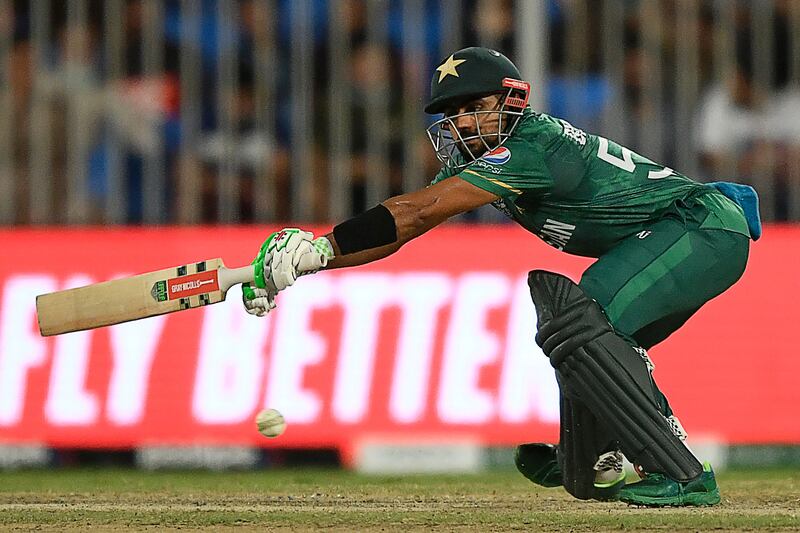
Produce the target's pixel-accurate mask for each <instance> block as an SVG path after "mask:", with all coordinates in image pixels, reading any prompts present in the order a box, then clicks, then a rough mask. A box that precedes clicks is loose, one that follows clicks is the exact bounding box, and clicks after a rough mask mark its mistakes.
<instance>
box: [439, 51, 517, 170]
mask: <svg viewBox="0 0 800 533" xmlns="http://www.w3.org/2000/svg"><path fill="white" fill-rule="evenodd" d="M520 78H521V75H520V73H519V70H517V67H515V66H514V63H512V62H511V61H509V59H508V58H507V57H506V56H504V55H503V54H501V53H500V52H496V51H495V50H490V49H488V48H478V47H471V48H464V49H463V50H459V51H458V52H456V53H455V54H453V55H451V56H450V57H448V58H447V59H446V60H445V61H444V62H443V63H442V64H441V65H439V66H438V67H437V68H436V72H435V73H434V75H433V79H432V80H431V101H430V102H429V103H428V105H427V106H425V112H426V113H431V114H436V113H444V112H445V110H446V109H447V107H448V106H449V105H450V104H455V105H454V108H456V109H455V111H454V112H448V113H445V114H444V116H443V117H442V118H440V119H439V120H436V121H435V122H433V123H432V124H431V125H429V126H428V129H427V133H428V138H429V139H430V141H431V144H432V145H433V149H434V151H435V152H436V157H437V158H439V161H441V162H442V164H444V165H445V166H447V167H449V168H451V169H454V170H458V169H460V168H464V167H466V166H468V165H470V164H472V163H473V162H475V161H477V160H479V159H482V158H483V157H484V156H486V155H488V154H490V153H492V151H493V150H496V149H498V148H499V147H500V146H502V145H503V143H505V142H506V141H507V140H508V139H509V138H510V137H511V135H512V134H513V133H514V130H515V129H516V127H517V124H518V123H519V122H520V120H521V119H522V117H523V116H524V112H525V108H526V107H527V106H528V97H529V96H530V90H531V86H530V84H529V83H528V82H526V81H523V80H521V79H520ZM491 94H499V95H500V97H499V99H498V100H497V101H496V103H495V104H494V106H495V107H493V108H491V109H474V110H458V108H459V107H461V106H463V105H464V104H465V103H467V102H469V101H470V100H473V99H479V98H483V97H487V96H488V95H491ZM456 111H457V112H456ZM465 119H466V121H465ZM459 123H460V124H461V125H462V126H461V127H459V126H458V124H459ZM470 124H471V125H472V126H471V127H470Z"/></svg>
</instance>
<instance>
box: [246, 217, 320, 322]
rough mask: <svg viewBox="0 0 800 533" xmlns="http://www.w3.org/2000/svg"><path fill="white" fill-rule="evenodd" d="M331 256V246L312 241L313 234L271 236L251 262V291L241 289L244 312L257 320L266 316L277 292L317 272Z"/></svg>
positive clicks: (284, 231) (291, 230)
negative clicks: (252, 272) (253, 275)
mask: <svg viewBox="0 0 800 533" xmlns="http://www.w3.org/2000/svg"><path fill="white" fill-rule="evenodd" d="M333 256H334V254H333V246H331V243H330V241H328V239H326V238H325V237H319V238H317V239H315V238H314V234H313V233H311V232H308V231H303V230H301V229H298V228H285V229H282V230H281V231H278V232H276V233H273V234H272V235H270V236H269V237H268V238H267V240H266V241H265V242H264V244H262V245H261V249H260V250H259V252H258V255H257V256H256V258H255V259H254V260H253V263H252V264H253V268H254V274H255V287H252V286H251V285H250V284H244V285H243V286H242V298H243V301H244V305H245V309H246V310H247V312H248V313H250V314H255V315H258V316H263V315H264V314H266V313H269V311H271V310H272V309H274V308H275V296H276V295H277V294H278V292H280V291H282V290H284V289H285V288H287V287H289V286H291V285H292V284H294V282H295V280H296V279H297V278H298V277H299V276H302V275H305V274H313V273H314V272H317V271H318V270H319V269H320V268H322V267H324V266H325V265H326V264H327V262H328V260H329V259H332V258H333ZM256 302H257V303H256Z"/></svg>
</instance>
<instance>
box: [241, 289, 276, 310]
mask: <svg viewBox="0 0 800 533" xmlns="http://www.w3.org/2000/svg"><path fill="white" fill-rule="evenodd" d="M276 294H277V293H275V292H272V291H270V290H267V289H259V288H258V287H253V286H252V285H251V284H249V283H243V284H242V303H243V304H244V309H245V311H247V312H248V313H250V314H251V315H255V316H258V317H261V316H266V315H267V314H269V312H270V311H272V310H273V309H275V296H276Z"/></svg>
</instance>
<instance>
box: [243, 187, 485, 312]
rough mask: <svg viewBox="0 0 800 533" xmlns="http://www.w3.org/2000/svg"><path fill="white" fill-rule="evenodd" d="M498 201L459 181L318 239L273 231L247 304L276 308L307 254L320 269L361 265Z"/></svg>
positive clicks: (401, 199) (388, 204)
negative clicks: (456, 217) (477, 208)
mask: <svg viewBox="0 0 800 533" xmlns="http://www.w3.org/2000/svg"><path fill="white" fill-rule="evenodd" d="M497 198H498V197H497V195H495V194H494V193H492V192H488V191H485V190H483V189H481V188H480V187H477V186H475V185H472V184H471V183H469V182H467V181H464V180H462V179H461V178H458V177H451V178H447V179H444V180H442V181H440V182H438V183H436V184H434V185H431V186H430V187H427V188H425V189H420V190H418V191H415V192H412V193H408V194H403V195H400V196H395V197H393V198H389V199H388V200H386V201H384V202H383V203H381V204H379V205H378V206H376V207H373V208H372V209H370V210H368V211H366V212H364V213H362V214H360V215H358V216H356V217H353V218H351V219H349V220H346V221H344V222H342V223H341V224H338V225H337V226H336V227H334V228H333V231H332V232H330V233H328V234H327V235H325V236H323V237H319V238H317V239H314V236H313V235H312V234H311V233H309V232H306V231H303V230H300V229H296V228H289V229H284V230H281V231H280V232H277V233H273V234H272V235H270V236H269V238H268V239H267V240H266V242H265V243H264V244H263V245H262V246H261V250H260V251H259V253H258V256H257V257H256V259H255V260H254V261H253V265H254V269H255V287H251V286H250V285H249V284H245V285H244V286H243V287H244V290H243V299H244V305H245V308H246V309H247V312H248V313H250V314H254V315H258V316H262V315H264V314H266V313H268V312H269V311H270V310H271V309H273V308H274V307H275V295H276V294H277V293H278V292H280V291H281V290H283V289H285V288H286V287H288V286H290V285H292V284H293V283H294V281H295V279H297V277H298V276H300V275H302V274H308V273H311V272H315V271H311V272H309V271H298V268H297V267H298V265H299V264H300V262H301V261H303V256H305V255H308V254H316V255H318V256H319V257H320V261H319V262H318V263H317V264H318V265H319V266H320V267H321V268H342V267H348V266H356V265H362V264H364V263H369V262H371V261H376V260H378V259H383V258H384V257H386V256H388V255H391V254H392V253H394V252H396V251H397V250H398V249H400V247H401V246H402V245H403V244H405V243H407V242H408V241H410V240H411V239H414V238H415V237H418V236H420V235H422V234H423V233H425V232H426V231H428V230H429V229H431V228H433V227H434V226H436V225H438V224H441V223H442V222H444V221H445V220H447V219H448V218H450V217H452V216H454V215H457V214H459V213H464V212H467V211H470V210H472V209H475V208H476V207H480V206H482V205H485V204H488V203H491V202H493V201H494V200H496V199H497Z"/></svg>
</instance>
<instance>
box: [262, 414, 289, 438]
mask: <svg viewBox="0 0 800 533" xmlns="http://www.w3.org/2000/svg"><path fill="white" fill-rule="evenodd" d="M256 427H257V428H258V432H259V433H261V434H262V435H264V436H265V437H270V438H273V437H277V436H279V435H281V434H282V433H283V432H284V431H286V420H284V418H283V415H282V414H281V413H280V412H279V411H278V410H277V409H264V410H263V411H260V412H259V413H258V414H257V415H256Z"/></svg>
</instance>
